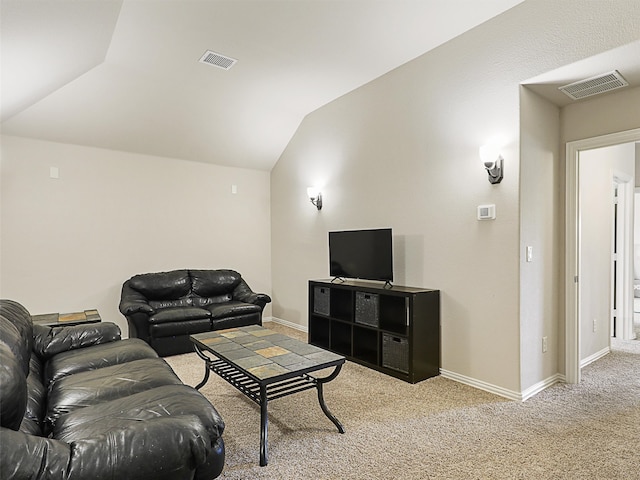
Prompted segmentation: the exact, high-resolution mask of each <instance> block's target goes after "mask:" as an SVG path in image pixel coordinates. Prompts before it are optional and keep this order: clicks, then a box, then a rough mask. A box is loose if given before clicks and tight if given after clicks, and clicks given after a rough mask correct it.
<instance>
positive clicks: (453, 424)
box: [167, 323, 640, 480]
mask: <svg viewBox="0 0 640 480" xmlns="http://www.w3.org/2000/svg"><path fill="white" fill-rule="evenodd" d="M266 326H268V327H270V328H271V327H272V328H274V329H277V330H279V331H282V332H284V333H288V334H291V335H292V336H297V337H298V338H301V334H300V332H296V331H295V330H291V329H287V328H286V327H282V326H280V325H277V324H274V323H267V324H266ZM167 361H168V362H169V363H170V364H171V366H172V367H173V368H174V370H175V371H176V373H177V374H178V375H179V376H180V378H181V379H182V380H183V381H184V382H185V383H187V384H189V385H195V384H197V383H198V382H199V381H200V380H201V378H202V375H203V365H202V361H201V360H200V359H199V358H198V357H197V356H196V355H195V354H186V355H179V356H174V357H169V358H167ZM201 391H202V393H204V394H205V395H206V396H207V398H209V400H211V402H212V403H213V404H214V405H215V407H216V409H217V410H218V411H219V412H220V414H221V415H222V417H223V418H224V420H225V422H226V430H225V433H224V439H225V444H226V451H227V459H226V464H225V469H224V472H223V474H222V476H221V477H220V478H222V479H235V480H249V479H278V480H284V479H296V480H297V479H300V480H303V479H314V480H322V479H326V480H328V479H332V480H339V479H354V480H355V479H465V480H468V479H536V480H542V479H554V480H555V479H640V467H639V466H638V463H639V460H640V342H616V345H615V350H614V351H613V353H611V354H610V355H607V356H605V357H604V358H602V359H600V360H598V361H597V362H595V363H593V364H592V365H589V366H587V367H585V368H584V369H583V380H582V382H581V383H580V385H564V384H560V385H556V386H554V387H551V388H549V389H547V390H546V391H544V392H542V393H540V394H538V395H537V396H535V397H534V398H532V399H529V400H528V401H526V402H524V403H520V402H513V401H509V400H505V399H503V398H501V397H497V396H495V395H492V394H489V393H485V392H483V391H481V390H476V389H474V388H471V387H467V386H465V385H462V384H459V383H456V382H453V381H451V380H447V379H444V378H441V377H436V378H433V379H429V380H426V381H424V382H421V383H419V384H416V385H410V384H407V383H405V382H402V381H400V380H396V379H394V378H391V377H389V376H386V375H383V374H380V373H378V372H375V371H373V370H370V369H367V368H364V367H362V366H360V365H357V364H354V363H351V362H347V364H346V365H345V367H344V368H343V370H342V372H341V373H340V375H339V376H338V378H337V379H336V380H334V381H333V382H331V383H329V384H328V385H327V386H326V388H325V400H326V402H327V405H328V407H329V409H331V410H332V411H333V413H334V414H335V415H336V416H337V417H338V418H339V419H340V421H341V422H342V423H343V425H344V427H345V430H346V433H345V434H344V435H341V434H339V433H338V431H337V429H336V428H335V426H334V425H333V424H332V423H331V422H330V421H329V420H328V419H327V418H326V417H325V416H324V414H323V413H322V411H321V410H320V407H319V405H318V401H317V396H316V394H315V391H313V390H311V391H306V392H303V393H300V394H297V395H293V396H290V397H285V398H282V399H278V400H275V401H273V402H272V403H270V404H269V465H268V466H266V467H260V466H259V465H258V462H259V436H260V427H259V424H260V412H259V408H258V406H257V405H255V404H254V403H253V402H251V401H250V400H248V399H246V398H245V397H244V396H243V395H242V394H240V393H239V392H237V391H236V390H235V389H234V388H233V387H231V386H230V385H228V384H227V383H225V382H224V381H223V380H221V379H219V378H218V377H217V376H216V375H214V374H212V375H211V378H210V380H209V383H208V384H207V385H206V386H205V387H203V388H202V390H201Z"/></svg>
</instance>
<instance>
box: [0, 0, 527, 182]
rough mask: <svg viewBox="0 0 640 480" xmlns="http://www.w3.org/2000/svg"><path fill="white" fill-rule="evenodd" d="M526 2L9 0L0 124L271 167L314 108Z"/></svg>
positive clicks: (68, 138)
mask: <svg viewBox="0 0 640 480" xmlns="http://www.w3.org/2000/svg"><path fill="white" fill-rule="evenodd" d="M521 1H522V0H483V1H482V2H478V1H477V0H447V1H443V0H368V1H361V0H340V1H323V0H306V1H297V2H291V1H286V0H283V1H276V0H257V1H248V0H240V1H239V0H233V1H191V0H183V1H179V2H178V1H159V0H150V1H133V0H124V1H122V2H119V1H106V0H100V1H95V2H86V1H54V0H49V1H34V2H24V1H15V0H2V17H3V19H2V70H3V77H2V78H3V87H2V114H3V119H5V120H4V122H3V123H2V131H3V133H5V134H9V135H18V136H26V137H33V138H40V139H45V140H51V141H57V142H65V143H72V144H79V145H89V146H96V147H101V148H108V149H115V150H123V151H129V152H136V153H142V154H150V155H157V156H165V157H172V158H179V159H187V160H193V161H199V162H209V163H215V164H219V165H230V166H238V167H244V168H253V169H260V170H269V169H271V168H272V167H273V165H274V164H275V162H276V161H277V160H278V158H279V156H280V154H281V153H282V151H283V150H284V148H285V147H286V145H287V143H288V142H289V140H290V139H291V137H292V136H293V134H294V133H295V131H296V129H297V128H298V126H299V124H300V122H301V121H302V119H303V118H304V117H305V115H307V114H308V113H310V112H312V111H314V110H315V109H317V108H319V107H321V106H322V105H325V104H326V103H328V102H330V101H332V100H334V99H336V98H338V97H340V96H342V95H344V94H346V93H348V92H349V91H351V90H354V89H356V88H358V87H359V86H361V85H363V84H365V83H367V82H369V81H371V80H373V79H375V78H377V77H379V76H381V75H383V74H385V73H387V72H388V71H390V70H392V69H394V68H396V67H398V66H400V65H402V64H404V63H406V62H408V61H410V60H412V59H413V58H415V57H417V56H419V55H421V54H423V53H425V52H426V51H428V50H431V49H433V48H435V47H437V46H438V45H440V44H442V43H444V42H446V41H448V40H450V39H451V38H453V37H455V36H457V35H460V34H462V33H464V32H465V31H467V30H469V29H471V28H473V27H475V26H477V25H478V24H480V23H483V22H485V21H486V20H488V19H490V18H492V17H494V16H496V15H498V14H500V13H502V12H503V11H505V10H507V9H509V8H511V7H513V6H514V5H516V4H518V3H520V2H521ZM45 27H46V28H45ZM5 28H6V30H5ZM49 45H51V46H55V48H54V49H52V50H48V46H49ZM207 50H212V51H214V52H217V53H221V54H223V55H226V56H229V57H232V58H234V59H237V60H238V62H237V63H236V64H235V65H234V66H233V67H232V68H230V69H229V70H228V71H224V70H221V69H219V68H216V67H213V66H211V65H205V64H202V63H199V62H198V60H199V59H200V58H201V57H202V55H203V54H204V53H205V52H206V51H207ZM43 52H47V55H43ZM42 56H44V57H45V58H40V57H42ZM25 57H26V58H28V59H31V60H33V61H34V62H35V63H36V65H30V67H33V69H30V68H26V67H25V65H29V63H28V62H26V63H25ZM5 72H6V75H5ZM5 81H6V88H5Z"/></svg>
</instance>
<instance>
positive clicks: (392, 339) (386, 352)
mask: <svg viewBox="0 0 640 480" xmlns="http://www.w3.org/2000/svg"><path fill="white" fill-rule="evenodd" d="M382 366H383V367H387V368H392V369H393V370H398V371H399V372H402V373H409V340H408V339H406V338H403V337H396V336H394V335H389V334H388V333H383V334H382Z"/></svg>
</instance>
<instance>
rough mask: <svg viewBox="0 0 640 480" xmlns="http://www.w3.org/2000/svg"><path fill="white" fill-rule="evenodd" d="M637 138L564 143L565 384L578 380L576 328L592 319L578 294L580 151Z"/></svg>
mask: <svg viewBox="0 0 640 480" xmlns="http://www.w3.org/2000/svg"><path fill="white" fill-rule="evenodd" d="M638 141H640V129H634V130H628V131H625V132H619V133H614V134H610V135H603V136H599V137H594V138H589V139H585V140H578V141H575V142H569V143H567V146H566V159H567V161H566V174H567V175H566V207H565V208H566V210H565V213H566V230H565V252H566V258H565V380H566V382H567V383H578V382H579V381H580V360H581V334H580V331H581V328H583V327H584V326H585V323H586V325H587V328H588V326H589V325H590V322H591V321H592V319H587V318H585V315H583V313H584V312H583V310H584V309H583V308H582V304H581V295H580V286H581V285H580V281H581V272H580V265H581V261H582V249H581V219H582V216H581V214H586V213H587V212H583V211H582V209H581V205H580V203H581V202H580V193H581V188H580V186H581V185H580V175H579V174H580V157H581V153H582V152H586V151H589V150H594V149H598V148H603V147H611V146H615V145H621V144H627V143H632V142H638ZM609 178H611V177H609ZM622 184H623V185H629V187H630V188H631V192H633V181H631V182H629V181H627V182H623V183H622ZM628 197H630V198H631V199H633V194H632V193H631V194H629V195H628ZM629 212H633V206H631V207H630V208H629ZM628 214H630V213H628ZM625 237H626V238H627V239H628V240H627V242H626V243H628V244H629V245H628V250H627V252H632V251H633V250H632V248H633V247H632V234H628V235H625ZM629 255H630V253H629ZM632 259H633V257H632V256H628V257H627V261H625V262H624V264H625V268H624V270H625V275H626V276H627V277H629V278H630V280H629V282H632V280H633V278H632V275H633V272H632V270H633V269H632V265H633V262H632ZM627 264H630V266H629V267H626V265H627ZM627 290H628V291H627V293H626V294H627V298H626V299H625V300H623V303H625V305H627V304H628V305H627V306H626V307H625V308H629V309H630V312H631V313H630V317H631V320H630V321H629V322H627V323H629V324H630V326H626V325H625V326H623V327H622V328H623V329H625V331H626V329H627V328H630V329H631V330H632V329H633V298H632V290H631V289H630V288H629V289H627ZM587 322H589V323H587ZM623 323H624V322H623ZM594 327H595V322H594Z"/></svg>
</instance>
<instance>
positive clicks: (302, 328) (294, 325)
mask: <svg viewBox="0 0 640 480" xmlns="http://www.w3.org/2000/svg"><path fill="white" fill-rule="evenodd" d="M262 322H263V323H264V322H274V323H279V324H280V325H284V326H285V327H290V328H294V329H296V330H299V331H301V332H305V333H309V327H306V326H304V325H298V324H297V323H293V322H289V321H287V320H283V319H281V318H278V317H263V318H262Z"/></svg>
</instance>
